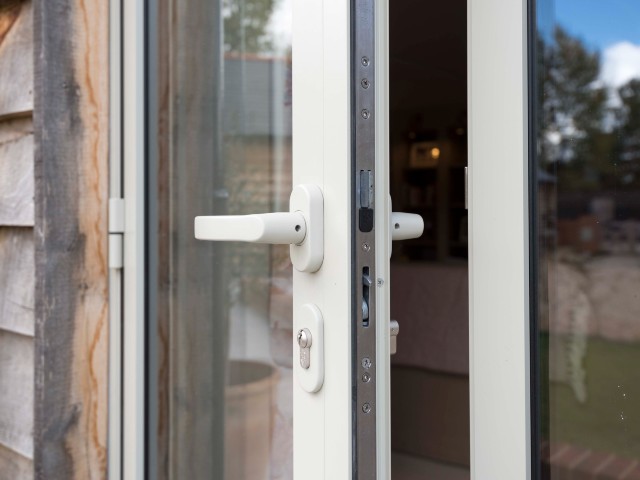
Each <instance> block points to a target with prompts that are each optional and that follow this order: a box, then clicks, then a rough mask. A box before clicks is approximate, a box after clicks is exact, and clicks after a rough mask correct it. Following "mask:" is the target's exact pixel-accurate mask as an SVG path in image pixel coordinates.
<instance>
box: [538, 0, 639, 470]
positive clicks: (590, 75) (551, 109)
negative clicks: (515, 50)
mask: <svg viewBox="0 0 640 480" xmlns="http://www.w3.org/2000/svg"><path fill="white" fill-rule="evenodd" d="M536 8H537V13H536V25H535V27H534V28H535V30H534V33H535V40H536V42H535V45H533V47H534V50H533V55H534V57H533V65H534V70H533V72H534V75H535V76H534V77H533V78H532V87H533V88H534V89H535V95H534V97H533V101H534V105H533V108H534V112H535V115H534V118H533V122H532V127H533V129H534V132H533V144H534V146H535V152H534V162H533V163H532V175H533V177H534V179H535V181H536V183H535V188H534V191H535V197H534V199H535V202H534V207H535V217H534V225H533V226H534V230H535V237H534V240H535V254H536V256H535V259H534V262H533V267H534V272H535V273H536V275H537V277H536V278H535V279H534V285H536V287H537V296H536V298H534V299H533V301H532V304H533V306H534V312H533V313H534V315H533V318H534V320H535V321H536V322H537V336H536V337H535V340H536V342H537V349H536V350H534V353H536V355H537V368H538V371H539V375H538V381H539V395H538V398H537V401H538V402H539V403H538V404H537V408H538V410H539V420H540V422H539V426H538V432H537V433H538V434H539V437H540V438H539V441H538V442H537V445H536V446H535V448H536V453H539V454H540V455H539V457H540V459H539V460H540V462H537V463H538V464H537V465H536V468H539V470H540V477H541V478H550V479H554V480H555V479H561V478H573V479H582V478H585V479H586V478H596V477H597V478H603V479H604V478H607V479H609V478H610V479H621V478H638V476H639V475H640V466H639V460H640V421H639V419H640V369H639V368H638V365H640V28H639V27H638V18H640V3H638V2H637V1H636V0H609V1H584V0H556V1H550V0H538V1H537V2H536Z"/></svg>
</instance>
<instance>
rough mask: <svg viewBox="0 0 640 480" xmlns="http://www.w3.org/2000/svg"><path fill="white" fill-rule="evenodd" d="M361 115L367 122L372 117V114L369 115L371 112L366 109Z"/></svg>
mask: <svg viewBox="0 0 640 480" xmlns="http://www.w3.org/2000/svg"><path fill="white" fill-rule="evenodd" d="M360 113H361V115H362V118H364V119H365V120H366V119H367V118H369V117H370V116H371V113H369V110H367V109H366V108H365V109H363V110H362V112H360Z"/></svg>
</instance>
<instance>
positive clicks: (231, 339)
mask: <svg viewBox="0 0 640 480" xmlns="http://www.w3.org/2000/svg"><path fill="white" fill-rule="evenodd" d="M153 3H154V5H155V7H154V8H156V9H157V12H158V14H157V15H158V17H157V20H158V23H157V25H156V28H157V32H155V36H152V37H151V40H153V39H155V40H153V41H156V42H157V45H155V48H154V49H152V51H157V57H156V58H153V59H152V72H156V75H157V77H156V78H153V79H152V81H155V82H157V88H156V89H155V90H157V92H156V93H157V96H156V97H152V99H151V105H150V118H151V122H152V125H151V126H150V128H151V131H152V132H153V133H154V135H155V137H156V138H155V143H152V145H151V147H150V148H151V150H150V184H151V185H155V189H154V188H152V189H151V193H150V198H149V205H150V218H151V220H150V224H149V231H150V239H149V242H150V249H151V251H152V252H155V253H152V254H151V258H150V267H149V271H150V278H151V280H150V284H151V286H152V287H155V290H152V292H151V293H150V299H149V306H148V311H149V322H150V331H155V332H157V336H152V337H151V338H150V342H149V343H150V348H149V350H150V356H149V359H148V362H149V365H150V373H149V375H150V378H149V388H150V393H149V401H150V407H149V411H150V412H154V413H155V415H154V414H152V415H151V416H150V419H149V437H150V444H151V448H150V452H149V454H148V455H149V462H148V463H149V471H150V478H166V479H175V480H178V479H179V480H182V479H205V478H214V479H220V480H222V479H224V480H267V479H269V480H270V479H290V478H292V474H293V469H292V461H293V445H292V444H293V439H292V427H293V423H292V422H293V417H292V415H293V412H292V374H291V367H292V353H293V352H292V345H291V335H292V333H291V329H292V311H291V291H292V288H291V265H290V261H289V256H288V247H285V246H267V245H252V244H243V243H224V244H223V243H214V242H202V241H196V240H195V239H194V238H193V218H194V217H195V216H196V215H226V214H229V215H241V214H249V213H262V212H273V211H283V210H287V209H288V198H289V194H290V192H291V11H290V10H291V3H290V2H289V1H287V0H221V1H217V2H216V1H214V2H210V1H205V0H195V1H189V2H175V1H170V0H156V1H155V2H153ZM151 91H154V90H153V89H152V90H151ZM152 138H153V137H152ZM154 278H155V279H156V280H155V284H154V280H153V279H154Z"/></svg>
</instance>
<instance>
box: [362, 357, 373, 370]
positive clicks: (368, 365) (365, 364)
mask: <svg viewBox="0 0 640 480" xmlns="http://www.w3.org/2000/svg"><path fill="white" fill-rule="evenodd" d="M362 366H363V367H364V368H371V359H370V358H369V357H364V358H363V359H362Z"/></svg>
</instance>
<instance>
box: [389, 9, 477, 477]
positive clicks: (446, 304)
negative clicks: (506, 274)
mask: <svg viewBox="0 0 640 480" xmlns="http://www.w3.org/2000/svg"><path fill="white" fill-rule="evenodd" d="M466 15H467V9H466V2H465V1H463V0H453V1H450V2H423V1H420V0H405V1H403V2H390V117H391V118H390V120H391V122H390V123H391V125H390V135H391V138H390V148H391V196H392V200H393V209H394V211H402V212H410V213H417V214H420V215H421V216H422V217H423V219H424V222H425V229H424V234H423V235H422V237H421V238H419V239H415V240H408V241H404V242H396V243H395V244H394V246H393V256H392V258H391V274H392V279H391V317H392V318H393V319H395V320H397V321H398V322H399V324H400V334H399V336H398V347H397V354H396V355H394V356H393V357H392V360H391V363H392V376H391V405H392V407H391V408H392V417H391V418H392V450H393V459H392V464H393V479H394V480H414V479H415V480H418V479H425V480H427V479H433V480H449V479H452V480H457V479H468V478H469V347H468V345H469V323H468V316H469V304H468V235H467V210H466V206H465V166H466V165H467V24H466Z"/></svg>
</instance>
